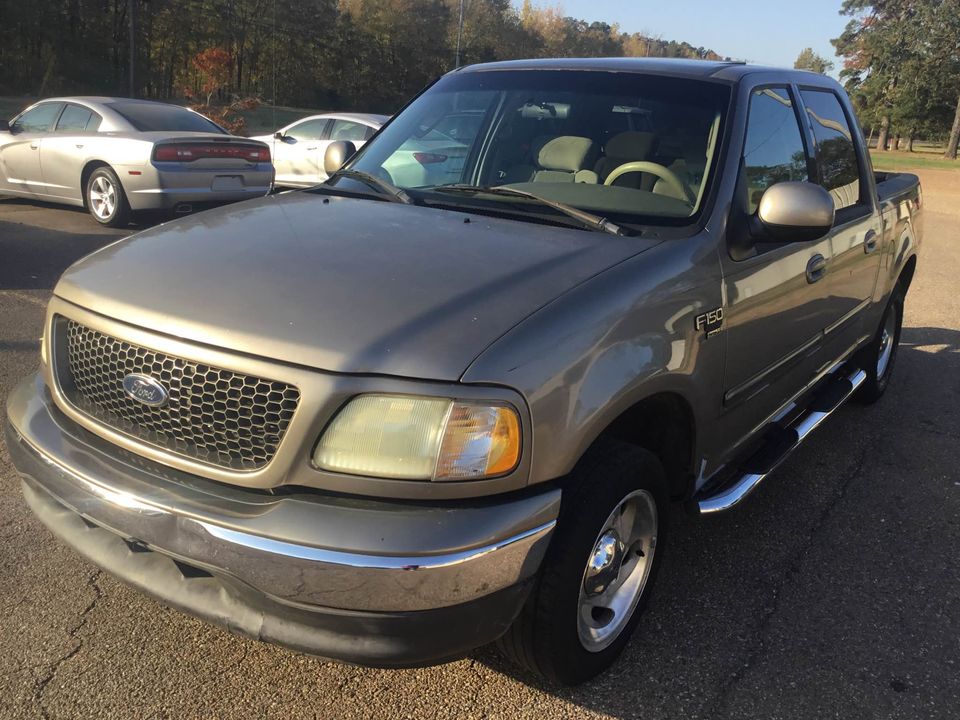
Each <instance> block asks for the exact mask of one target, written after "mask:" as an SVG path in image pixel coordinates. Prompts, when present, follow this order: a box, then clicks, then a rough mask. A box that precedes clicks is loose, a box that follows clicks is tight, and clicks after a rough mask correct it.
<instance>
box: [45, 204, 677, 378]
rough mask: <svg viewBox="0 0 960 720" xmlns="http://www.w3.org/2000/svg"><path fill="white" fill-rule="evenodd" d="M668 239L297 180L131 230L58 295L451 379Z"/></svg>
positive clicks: (111, 312)
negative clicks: (523, 324) (519, 329)
mask: <svg viewBox="0 0 960 720" xmlns="http://www.w3.org/2000/svg"><path fill="white" fill-rule="evenodd" d="M657 242H658V241H657V240H651V239H644V238H639V237H633V238H621V237H617V236H613V235H609V234H603V233H595V232H586V231H581V230H576V229H567V228H560V227H555V226H549V225H539V224H535V223H528V222H521V221H515V220H507V219H499V218H490V217H484V216H478V215H471V214H467V213H463V212H455V211H448V210H438V209H432V208H425V207H417V206H412V205H402V204H395V203H388V202H381V201H376V200H366V199H353V198H342V197H331V196H325V195H321V194H318V193H309V192H295V193H285V194H281V195H275V196H272V197H267V198H262V199H259V200H254V201H250V202H246V203H242V204H239V205H234V206H231V207H225V208H220V209H218V210H212V211H208V212H205V213H201V214H199V215H196V216H192V217H189V218H184V219H181V220H178V221H175V222H171V223H168V224H164V225H160V226H158V227H155V228H153V229H150V230H147V231H145V232H143V233H140V234H138V235H134V236H132V237H130V238H127V239H125V240H121V241H119V242H117V243H114V244H112V245H109V246H107V247H105V248H103V249H101V250H99V251H97V252H95V253H93V254H92V255H89V256H87V257H86V258H84V259H83V260H81V261H80V262H78V263H77V264H75V265H73V266H72V267H71V268H69V269H68V270H67V271H66V272H65V273H64V275H63V277H62V278H61V280H60V282H59V284H58V285H57V287H56V290H55V292H56V294H57V295H58V296H60V297H62V298H63V299H65V300H68V301H70V302H73V303H76V304H78V305H81V306H83V307H86V308H88V309H91V310H93V311H95V312H98V313H101V314H103V315H106V316H109V317H112V318H115V319H117V320H121V321H124V322H128V323H131V324H133V325H137V326H140V327H143V328H147V329H150V330H154V331H157V332H161V333H165V334H168V335H172V336H175V337H178V338H183V339H186V340H192V341H197V342H202V343H204V344H207V345H213V346H217V347H221V348H226V349H229V350H234V351H239V352H243V353H248V354H253V355H258V356H261V357H267V358H272V359H275V360H279V361H282V362H286V363H294V364H298V365H303V366H309V367H313V368H317V369H322V370H329V371H334V372H349V373H376V374H387V375H397V376H406V377H415V378H424V379H433V380H451V381H452V380H457V379H459V378H460V376H461V375H462V373H463V372H464V370H465V369H466V368H467V367H468V365H469V364H470V362H471V361H472V360H473V359H474V358H475V357H476V356H477V355H479V354H480V353H481V352H482V351H483V350H484V349H485V348H486V347H487V346H488V345H490V343H492V342H493V341H494V340H496V339H497V338H498V337H500V336H501V335H503V334H504V333H505V332H507V331H508V330H509V329H510V328H511V327H513V326H514V325H516V324H517V323H518V322H520V321H521V320H523V319H524V318H526V317H527V316H529V315H530V314H531V313H533V312H535V311H536V310H537V309H538V308H540V307H542V306H543V305H545V304H546V303H548V302H550V301H551V300H553V299H554V298H556V297H557V296H559V295H560V294H562V293H563V292H564V291H566V290H568V289H569V288H571V287H573V286H575V285H577V284H578V283H580V282H582V281H584V280H586V279H588V278H590V277H592V276H594V275H596V274H597V273H599V272H602V271H603V270H604V269H606V268H609V267H611V266H612V265H614V264H616V263H618V262H621V261H622V260H624V259H626V258H628V257H631V256H633V255H635V254H637V253H639V252H642V251H643V250H645V249H648V248H650V247H652V246H653V245H655V244H656V243H657Z"/></svg>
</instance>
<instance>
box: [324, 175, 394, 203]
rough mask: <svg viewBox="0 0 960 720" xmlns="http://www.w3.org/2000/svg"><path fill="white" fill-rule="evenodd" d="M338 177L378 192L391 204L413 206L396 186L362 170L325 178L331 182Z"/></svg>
mask: <svg viewBox="0 0 960 720" xmlns="http://www.w3.org/2000/svg"><path fill="white" fill-rule="evenodd" d="M338 177H346V178H350V179H352V180H359V181H360V182H362V183H363V184H364V185H366V186H368V187H372V188H375V189H377V190H379V191H380V192H381V193H382V194H383V195H386V196H387V197H389V198H390V200H392V201H393V202H400V203H403V204H404V205H412V204H413V198H412V197H410V196H409V195H407V193H405V192H404V191H403V189H402V188H398V187H397V186H396V185H394V184H393V183H389V182H387V181H386V180H381V179H380V178H378V177H377V176H376V175H371V174H370V173H365V172H363V171H362V170H337V171H336V172H335V173H333V175H331V176H330V177H329V178H327V180H333V179H334V178H338Z"/></svg>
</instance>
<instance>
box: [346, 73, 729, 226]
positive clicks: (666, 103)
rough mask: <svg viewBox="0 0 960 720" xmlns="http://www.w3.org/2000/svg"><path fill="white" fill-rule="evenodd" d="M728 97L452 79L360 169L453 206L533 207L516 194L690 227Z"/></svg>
mask: <svg viewBox="0 0 960 720" xmlns="http://www.w3.org/2000/svg"><path fill="white" fill-rule="evenodd" d="M728 101H729V90H728V88H727V86H726V85H722V84H719V83H713V82H705V81H698V80H687V79H681V78H665V77H656V76H650V75H642V74H639V73H620V72H599V71H576V70H570V71H566V70H563V71H551V70H491V71H468V72H463V73H454V74H451V75H448V76H446V77H444V78H443V79H442V80H440V81H439V82H438V83H437V84H436V85H434V86H433V87H432V88H430V90H428V91H427V92H426V93H424V94H423V95H421V96H420V97H419V98H417V99H416V100H415V101H414V102H413V103H412V104H411V105H410V106H409V107H408V108H407V109H406V110H404V111H403V112H402V113H401V114H400V115H398V116H397V117H396V118H395V119H394V120H393V122H391V123H390V124H389V125H388V126H387V127H386V128H385V129H384V130H383V131H382V132H381V133H380V135H379V136H378V137H377V138H376V139H375V140H373V141H372V142H371V143H368V144H367V145H366V146H365V147H364V148H363V149H362V150H361V152H360V153H359V154H358V156H357V157H356V159H355V160H354V161H353V162H352V163H351V164H350V168H351V169H352V170H358V171H362V172H364V173H367V174H368V175H375V176H377V177H380V178H382V179H383V180H386V181H388V182H390V183H392V184H393V185H395V186H397V187H398V188H403V189H405V190H408V191H411V192H412V194H413V195H414V196H415V197H417V198H418V199H420V200H423V201H425V202H427V203H430V202H437V203H441V204H447V205H449V204H452V203H453V204H467V205H469V204H473V205H477V204H485V205H487V206H495V205H497V204H499V205H502V206H509V208H510V211H511V212H514V213H515V212H517V211H518V206H519V207H520V211H523V210H524V207H526V209H527V211H528V212H530V213H542V212H543V203H542V202H541V203H536V202H527V201H525V200H522V199H518V197H519V193H515V194H513V195H506V194H503V193H496V194H495V193H483V192H474V193H468V192H463V193H455V194H453V193H449V192H445V191H444V190H443V188H444V187H445V186H470V187H473V188H476V189H478V190H479V189H481V188H496V187H508V188H513V189H515V190H521V191H525V192H526V193H528V194H531V196H532V195H535V196H537V197H539V198H541V199H547V200H550V201H553V202H555V203H563V204H565V205H567V206H572V207H574V208H578V209H581V210H584V211H587V212H590V213H593V214H596V215H598V216H602V217H605V218H606V217H609V218H612V219H614V220H615V221H617V222H627V223H629V222H636V223H651V222H652V223H668V224H676V223H678V222H689V220H688V218H690V217H691V216H693V215H695V214H696V213H697V212H698V211H699V209H700V207H701V205H702V203H703V199H704V197H705V196H706V194H707V193H706V191H707V189H708V185H709V181H710V177H711V175H712V174H713V173H712V172H711V170H712V168H713V166H714V164H715V162H716V155H717V145H718V141H717V139H718V138H719V137H720V135H721V131H722V126H723V121H724V116H725V112H726V108H727V104H728Z"/></svg>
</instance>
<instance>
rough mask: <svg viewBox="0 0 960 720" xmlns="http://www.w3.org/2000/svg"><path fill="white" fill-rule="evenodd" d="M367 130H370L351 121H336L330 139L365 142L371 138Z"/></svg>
mask: <svg viewBox="0 0 960 720" xmlns="http://www.w3.org/2000/svg"><path fill="white" fill-rule="evenodd" d="M367 130H369V128H368V127H367V126H366V125H361V124H360V123H355V122H351V121H350V120H334V121H333V128H332V129H331V130H330V139H331V140H351V141H354V140H358V141H363V140H366V139H367V138H368V137H369V136H368V135H367Z"/></svg>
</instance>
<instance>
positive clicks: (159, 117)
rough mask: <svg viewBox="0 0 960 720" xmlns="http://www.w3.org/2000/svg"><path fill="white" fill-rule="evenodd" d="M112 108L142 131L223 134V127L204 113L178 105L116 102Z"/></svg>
mask: <svg viewBox="0 0 960 720" xmlns="http://www.w3.org/2000/svg"><path fill="white" fill-rule="evenodd" d="M112 109H113V110H114V111H116V112H117V113H118V114H119V115H122V116H123V117H124V119H126V120H127V122H129V123H130V124H131V125H133V126H134V127H135V128H136V129H137V130H139V131H141V132H150V131H151V130H162V131H165V132H207V133H219V134H223V133H224V131H223V128H221V127H220V126H219V125H215V124H214V123H213V122H211V121H210V120H207V118H205V117H204V116H203V115H200V114H199V113H195V112H193V111H192V110H187V109H186V108H183V107H178V106H176V105H165V104H164V103H153V102H140V103H138V102H124V103H114V104H113V105H112Z"/></svg>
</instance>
